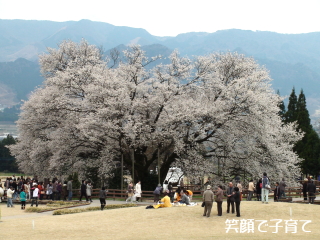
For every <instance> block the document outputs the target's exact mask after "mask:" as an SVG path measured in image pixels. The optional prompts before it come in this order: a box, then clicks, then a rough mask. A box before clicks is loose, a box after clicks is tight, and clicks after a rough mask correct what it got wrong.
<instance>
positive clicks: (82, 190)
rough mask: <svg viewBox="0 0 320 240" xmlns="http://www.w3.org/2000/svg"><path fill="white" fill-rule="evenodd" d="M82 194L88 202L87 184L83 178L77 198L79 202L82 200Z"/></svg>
mask: <svg viewBox="0 0 320 240" xmlns="http://www.w3.org/2000/svg"><path fill="white" fill-rule="evenodd" d="M82 196H84V197H85V198H86V201H87V202H88V196H87V185H86V181H85V180H83V181H82V184H81V190H80V199H79V201H80V202H81V201H82Z"/></svg>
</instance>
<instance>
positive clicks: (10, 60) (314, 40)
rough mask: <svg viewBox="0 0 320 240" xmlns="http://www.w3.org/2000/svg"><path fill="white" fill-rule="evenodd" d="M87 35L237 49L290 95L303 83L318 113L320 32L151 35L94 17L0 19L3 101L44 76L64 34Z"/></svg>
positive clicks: (166, 49) (191, 51) (155, 48)
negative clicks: (42, 63)
mask: <svg viewBox="0 0 320 240" xmlns="http://www.w3.org/2000/svg"><path fill="white" fill-rule="evenodd" d="M65 39H69V40H73V41H76V42H79V41H81V39H86V40H87V41H88V42H89V43H90V44H94V45H97V46H101V47H103V49H104V50H105V52H106V53H107V52H108V51H110V49H112V48H118V49H119V50H123V49H125V48H126V46H127V45H129V44H133V43H135V44H140V45H141V46H142V48H143V49H144V50H145V51H146V52H147V55H148V56H154V55H158V54H161V55H163V56H165V57H166V56H168V55H170V53H171V52H172V51H173V50H174V49H178V51H179V52H180V54H181V55H183V56H184V55H188V56H190V57H191V56H193V55H205V54H209V53H212V52H226V51H232V52H233V51H237V52H239V53H243V54H245V55H246V56H252V57H254V58H255V59H256V60H257V61H258V62H259V63H260V64H262V65H265V66H266V68H268V69H269V71H270V75H271V77H272V78H273V79H274V81H273V82H272V87H273V88H274V89H275V90H279V91H280V93H281V95H283V96H284V95H289V94H290V92H291V90H292V88H293V87H295V89H296V92H297V94H299V91H300V89H303V91H304V93H305V95H306V97H307V104H308V109H309V111H310V114H311V115H312V116H313V118H317V117H320V93H319V91H318V89H319V87H320V32H313V33H305V34H280V33H275V32H266V31H249V30H239V29H229V30H220V31H217V32H214V33H206V32H190V33H183V34H179V35H177V36H175V37H158V36H153V35H151V34H150V33H148V32H147V31H146V30H144V29H141V28H131V27H119V26H114V25H111V24H108V23H103V22H93V21H90V20H80V21H68V22H52V21H36V20H4V19H0V104H2V105H5V106H10V105H14V104H16V103H18V102H19V101H20V100H21V99H26V98H27V96H28V94H30V92H31V91H32V90H33V89H34V88H35V87H36V86H38V85H40V84H41V82H42V81H43V79H42V78H41V76H40V72H39V66H38V64H37V60H38V55H39V54H42V53H44V52H46V49H47V47H51V48H56V47H57V46H58V44H59V43H60V42H61V41H63V40H65Z"/></svg>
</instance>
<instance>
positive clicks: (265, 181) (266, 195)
mask: <svg viewBox="0 0 320 240" xmlns="http://www.w3.org/2000/svg"><path fill="white" fill-rule="evenodd" d="M267 185H269V186H270V183H269V179H268V177H267V173H263V178H262V189H261V201H262V203H266V204H268V200H269V189H268V188H267Z"/></svg>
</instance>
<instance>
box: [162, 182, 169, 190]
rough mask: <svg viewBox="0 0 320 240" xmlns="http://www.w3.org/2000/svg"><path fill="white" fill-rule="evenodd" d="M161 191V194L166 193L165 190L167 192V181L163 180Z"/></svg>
mask: <svg viewBox="0 0 320 240" xmlns="http://www.w3.org/2000/svg"><path fill="white" fill-rule="evenodd" d="M162 189H163V190H162V191H163V193H166V192H167V190H168V181H167V180H165V181H164V183H163V185H162Z"/></svg>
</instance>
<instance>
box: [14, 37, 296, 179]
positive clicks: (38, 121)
mask: <svg viewBox="0 0 320 240" xmlns="http://www.w3.org/2000/svg"><path fill="white" fill-rule="evenodd" d="M124 56H125V58H124V59H123V60H122V61H120V62H117V63H115V64H112V65H113V67H112V68H110V67H108V66H110V65H111V64H110V62H111V61H112V60H116V59H117V56H115V55H113V57H112V59H110V61H109V60H108V59H107V60H104V59H102V55H101V52H100V51H99V49H98V48H96V47H95V46H92V45H89V44H88V43H87V42H86V41H82V42H81V43H74V42H72V41H65V42H62V43H61V44H60V46H59V48H58V49H49V53H48V54H45V55H42V56H40V65H41V71H42V74H43V76H44V77H45V82H44V84H43V86H42V87H40V88H38V89H36V90H35V91H34V92H33V93H32V95H31V96H30V99H29V100H28V101H26V102H25V103H24V105H23V107H22V113H21V115H20V119H19V120H18V128H19V133H20V134H19V141H18V143H17V144H16V145H14V146H12V147H11V151H12V153H13V154H14V155H15V156H16V158H17V161H18V164H19V166H20V168H21V169H22V170H23V171H25V172H28V173H35V174H38V175H40V176H41V175H46V176H48V175H49V176H50V175H55V174H57V173H58V174H69V173H71V172H75V171H77V172H79V173H83V172H84V171H85V170H86V168H87V167H98V168H99V173H100V174H108V173H110V171H111V170H112V169H113V168H114V167H116V164H117V161H118V160H119V158H120V155H121V153H122V154H123V157H124V163H125V165H126V166H127V167H128V169H131V167H132V166H131V162H132V161H131V160H132V154H131V153H132V151H133V152H134V159H135V176H136V177H138V178H139V179H143V178H144V177H145V175H146V174H147V172H148V171H149V169H150V168H152V167H155V165H156V164H157V159H158V150H159V156H160V160H161V169H160V173H161V176H162V177H163V178H164V177H165V176H166V173H167V171H168V169H169V167H170V166H176V167H180V168H181V169H182V170H183V171H184V173H185V175H187V176H191V177H196V176H200V175H204V174H213V175H214V176H216V179H220V180H221V179H227V178H230V177H233V176H235V175H238V174H243V173H244V174H247V176H251V177H257V176H261V174H262V172H267V173H268V175H272V176H284V177H287V178H292V177H294V176H296V175H297V174H299V169H298V168H297V166H296V164H297V162H298V161H299V160H298V158H297V155H296V154H295V153H294V152H293V151H292V148H293V144H294V143H295V142H296V141H298V140H299V139H301V137H302V133H299V132H296V130H295V126H294V124H287V125H285V124H283V123H282V121H281V119H280V117H279V116H278V112H279V108H278V104H279V102H280V101H281V100H282V99H281V98H280V97H279V96H278V95H277V94H275V93H274V91H273V90H272V88H271V86H270V77H269V74H268V71H267V70H266V69H265V68H263V67H261V66H259V65H258V64H257V63H256V62H255V61H254V59H252V58H248V57H245V56H243V55H241V54H237V53H225V54H220V53H219V54H210V55H207V56H199V57H194V58H192V59H190V58H187V57H180V56H179V54H178V52H176V51H174V52H173V53H172V54H171V56H170V63H169V64H162V63H161V62H160V63H159V64H157V65H155V64H154V63H155V62H156V61H158V60H159V58H160V57H159V56H157V57H154V58H151V59H148V58H147V57H146V55H145V53H144V52H143V51H142V50H141V49H140V47H139V46H135V45H134V46H131V47H129V48H128V50H127V51H125V52H124ZM150 63H152V65H155V67H152V68H150V67H148V66H150Z"/></svg>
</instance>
